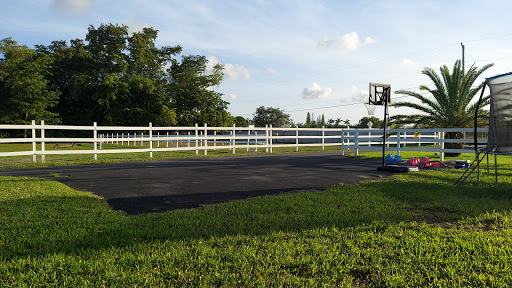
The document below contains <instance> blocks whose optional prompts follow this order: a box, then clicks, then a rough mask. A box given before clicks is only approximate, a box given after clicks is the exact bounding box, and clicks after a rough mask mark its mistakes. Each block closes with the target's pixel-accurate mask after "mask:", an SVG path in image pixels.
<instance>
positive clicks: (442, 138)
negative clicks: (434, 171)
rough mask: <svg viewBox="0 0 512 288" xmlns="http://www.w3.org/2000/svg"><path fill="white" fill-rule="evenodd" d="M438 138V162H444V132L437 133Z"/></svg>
mask: <svg viewBox="0 0 512 288" xmlns="http://www.w3.org/2000/svg"><path fill="white" fill-rule="evenodd" d="M439 136H440V138H441V158H440V159H439V161H441V162H442V161H444V132H442V131H441V132H439Z"/></svg>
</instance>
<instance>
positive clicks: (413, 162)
mask: <svg viewBox="0 0 512 288" xmlns="http://www.w3.org/2000/svg"><path fill="white" fill-rule="evenodd" d="M405 165H407V166H415V167H418V168H421V169H424V168H428V167H444V165H443V163H441V162H439V161H430V158H428V157H425V158H421V159H419V158H418V157H414V158H411V159H409V160H407V163H406V164H405Z"/></svg>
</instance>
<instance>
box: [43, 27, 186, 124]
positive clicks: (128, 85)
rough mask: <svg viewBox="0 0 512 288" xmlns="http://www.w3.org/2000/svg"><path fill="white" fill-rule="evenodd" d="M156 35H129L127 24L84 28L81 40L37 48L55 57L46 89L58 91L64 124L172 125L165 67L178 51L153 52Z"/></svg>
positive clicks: (148, 31) (146, 32)
mask: <svg viewBox="0 0 512 288" xmlns="http://www.w3.org/2000/svg"><path fill="white" fill-rule="evenodd" d="M157 36H158V31H157V30H155V29H152V28H144V29H143V30H142V31H140V32H135V33H133V34H131V35H129V33H128V27H127V26H124V25H122V26H119V25H113V24H108V25H106V24H102V25H100V26H99V27H98V28H95V27H94V26H89V29H88V33H87V35H86V38H85V41H84V40H81V39H76V40H72V41H71V45H70V46H69V47H68V46H67V44H66V42H65V41H54V42H52V44H51V45H49V46H38V47H37V48H38V50H39V52H40V53H42V54H48V55H52V56H53V57H54V58H55V62H54V64H53V65H52V66H51V71H52V74H53V77H51V78H50V80H51V82H52V85H53V86H54V87H56V88H57V89H59V91H62V93H63V95H62V97H61V101H60V102H59V105H58V106H57V109H56V110H57V111H58V112H59V113H60V115H61V116H62V119H63V122H64V123H69V124H82V125H89V124H90V123H91V122H93V121H96V122H98V123H99V124H101V125H147V123H148V122H153V123H154V124H155V125H173V124H175V123H176V121H175V118H176V115H175V113H174V110H173V109H172V108H171V107H170V101H171V100H170V96H169V95H168V93H167V90H166V88H167V78H166V73H165V66H166V65H168V63H169V62H170V61H171V59H172V57H173V56H175V55H176V54H178V53H179V52H180V51H181V47H179V46H176V47H168V46H164V47H162V48H157V47H156V45H155V41H156V38H157Z"/></svg>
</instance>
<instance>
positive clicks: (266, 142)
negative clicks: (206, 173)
mask: <svg viewBox="0 0 512 288" xmlns="http://www.w3.org/2000/svg"><path fill="white" fill-rule="evenodd" d="M6 130H24V131H26V135H29V136H27V137H26V138H5V137H0V144H10V143H31V144H32V149H31V150H27V151H12V152H0V157H6V156H32V160H33V161H34V162H36V161H37V156H38V155H40V156H41V161H42V162H44V161H45V156H46V155H57V154H92V155H94V156H93V157H94V159H95V160H97V159H98V154H106V153H141V152H145V153H149V157H153V152H164V151H186V150H195V152H196V155H197V154H199V151H203V152H204V154H205V155H207V153H208V150H214V149H230V151H232V153H233V154H235V151H236V149H245V150H246V151H249V150H251V149H252V150H254V151H258V149H260V150H263V149H264V151H265V152H272V149H273V148H276V147H295V151H299V147H306V146H322V149H325V147H326V146H339V147H340V152H341V154H343V155H344V154H345V153H346V152H347V151H350V152H351V153H354V154H355V155H358V154H359V152H360V150H361V149H364V150H376V151H381V150H382V143H383V141H382V140H383V138H382V132H383V131H382V130H381V129H354V128H274V127H272V126H271V125H270V126H267V127H236V126H234V125H233V126H232V127H209V126H207V125H206V124H205V125H204V126H198V125H197V124H196V125H195V126H194V127H153V126H152V124H151V123H149V125H148V126H147V127H136V126H134V127H113V126H98V125H97V124H96V123H94V124H93V125H92V126H69V125H45V124H44V121H41V124H36V123H35V122H34V121H33V122H32V124H31V125H5V124H4V125H0V135H2V133H3V134H4V135H5V134H6V133H5V132H6ZM50 131H51V134H59V133H56V131H59V132H61V133H60V135H64V134H65V133H62V131H67V132H68V134H69V132H70V131H74V132H73V133H74V134H78V133H79V132H77V131H81V133H82V134H88V135H89V136H88V137H87V136H85V137H46V135H47V134H50V133H49V132H50ZM84 131H85V132H84ZM87 131H88V132H87ZM446 132H462V133H464V134H465V136H466V137H464V138H465V139H445V137H444V135H445V133H446ZM486 132H487V129H485V128H480V129H478V134H479V139H480V140H479V141H480V144H482V145H483V144H485V142H486V139H484V138H485V136H486V135H485V133H486ZM482 136H484V137H482ZM473 139H474V138H473V128H446V129H388V130H387V138H386V146H387V147H386V151H389V152H393V151H394V152H396V153H397V154H399V153H400V152H401V151H418V152H420V151H421V152H437V153H440V156H441V160H443V159H444V153H472V152H473V150H468V149H445V143H465V144H467V145H472V144H473V141H474V140H473ZM63 143H67V144H66V145H63ZM70 143H92V149H66V150H64V149H62V150H59V149H54V150H47V149H46V145H47V144H51V145H56V146H58V145H59V144H60V145H61V146H60V147H68V146H69V145H71V144H70ZM105 143H109V144H116V145H115V146H116V147H115V148H112V147H111V146H112V145H110V148H107V147H106V146H107V145H103V144H105ZM422 145H423V146H422ZM425 145H427V146H425ZM38 147H39V149H38Z"/></svg>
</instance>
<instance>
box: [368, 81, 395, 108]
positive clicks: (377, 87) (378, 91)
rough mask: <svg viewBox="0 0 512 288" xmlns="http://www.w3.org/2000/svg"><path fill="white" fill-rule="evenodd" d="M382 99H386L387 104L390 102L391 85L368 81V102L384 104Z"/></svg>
mask: <svg viewBox="0 0 512 288" xmlns="http://www.w3.org/2000/svg"><path fill="white" fill-rule="evenodd" d="M384 99H386V100H387V102H388V105H390V104H391V85H390V84H380V83H372V82H370V93H369V99H368V104H370V105H384Z"/></svg>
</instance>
